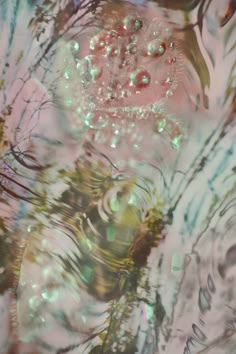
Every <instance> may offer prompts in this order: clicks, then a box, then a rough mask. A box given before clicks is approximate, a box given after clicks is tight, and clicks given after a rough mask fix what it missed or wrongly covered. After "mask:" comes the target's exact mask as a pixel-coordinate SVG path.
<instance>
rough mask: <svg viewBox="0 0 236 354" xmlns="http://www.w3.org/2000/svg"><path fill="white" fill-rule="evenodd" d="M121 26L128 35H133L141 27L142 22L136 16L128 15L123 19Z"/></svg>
mask: <svg viewBox="0 0 236 354" xmlns="http://www.w3.org/2000/svg"><path fill="white" fill-rule="evenodd" d="M123 25H124V29H125V30H126V31H127V32H128V33H134V32H137V31H139V30H140V29H141V28H142V27H143V21H142V19H141V18H139V17H138V16H136V15H128V16H126V17H125V18H124V20H123Z"/></svg>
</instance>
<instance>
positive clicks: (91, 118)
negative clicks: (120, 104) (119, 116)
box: [84, 112, 109, 129]
mask: <svg viewBox="0 0 236 354" xmlns="http://www.w3.org/2000/svg"><path fill="white" fill-rule="evenodd" d="M108 120H109V116H108V115H107V114H106V113H99V112H94V113H93V112H89V113H87V115H86V117H85V120H84V123H85V125H86V126H87V127H89V128H91V129H102V128H104V127H106V126H107V124H108Z"/></svg>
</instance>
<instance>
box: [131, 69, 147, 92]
mask: <svg viewBox="0 0 236 354" xmlns="http://www.w3.org/2000/svg"><path fill="white" fill-rule="evenodd" d="M150 82H151V75H150V74H149V72H148V71H147V70H140V71H137V72H133V73H131V75H130V86H134V87H136V88H137V89H141V88H145V87H147V86H148V85H149V84H150Z"/></svg>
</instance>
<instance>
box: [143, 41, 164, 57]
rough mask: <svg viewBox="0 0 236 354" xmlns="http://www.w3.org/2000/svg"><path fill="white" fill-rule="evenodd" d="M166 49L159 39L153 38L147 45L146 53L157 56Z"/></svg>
mask: <svg viewBox="0 0 236 354" xmlns="http://www.w3.org/2000/svg"><path fill="white" fill-rule="evenodd" d="M165 51H166V45H165V43H163V42H162V41H161V40H159V39H153V40H152V41H151V42H149V43H148V45H147V55H149V56H151V57H159V56H161V55H163V54H164V53H165Z"/></svg>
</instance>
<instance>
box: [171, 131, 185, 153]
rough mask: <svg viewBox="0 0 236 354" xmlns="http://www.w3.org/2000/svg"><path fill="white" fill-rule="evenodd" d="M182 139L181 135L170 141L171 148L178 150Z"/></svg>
mask: <svg viewBox="0 0 236 354" xmlns="http://www.w3.org/2000/svg"><path fill="white" fill-rule="evenodd" d="M182 139H183V135H182V134H180V135H177V136H175V137H174V138H173V139H172V141H171V143H172V146H173V148H175V149H179V148H180V144H181V141H182Z"/></svg>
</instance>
